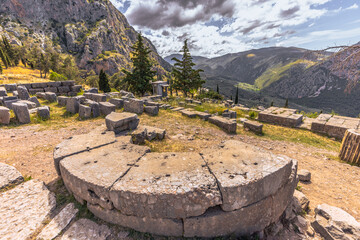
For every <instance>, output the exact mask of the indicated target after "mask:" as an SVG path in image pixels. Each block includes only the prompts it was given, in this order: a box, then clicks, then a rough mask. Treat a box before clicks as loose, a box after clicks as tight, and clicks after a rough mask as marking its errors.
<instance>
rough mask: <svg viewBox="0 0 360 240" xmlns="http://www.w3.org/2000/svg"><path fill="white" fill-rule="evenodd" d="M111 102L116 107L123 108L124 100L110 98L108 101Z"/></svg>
mask: <svg viewBox="0 0 360 240" xmlns="http://www.w3.org/2000/svg"><path fill="white" fill-rule="evenodd" d="M109 102H110V103H111V104H114V105H115V106H116V108H117V109H120V108H123V107H124V100H123V99H120V98H112V99H110V101H109Z"/></svg>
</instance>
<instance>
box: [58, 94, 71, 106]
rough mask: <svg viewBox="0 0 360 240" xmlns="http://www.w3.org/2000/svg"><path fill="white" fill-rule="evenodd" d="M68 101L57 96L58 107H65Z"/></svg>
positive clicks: (63, 97) (66, 98)
mask: <svg viewBox="0 0 360 240" xmlns="http://www.w3.org/2000/svg"><path fill="white" fill-rule="evenodd" d="M68 99H69V98H68V97H65V96H59V97H58V104H59V106H63V107H64V106H66V104H67V100H68Z"/></svg>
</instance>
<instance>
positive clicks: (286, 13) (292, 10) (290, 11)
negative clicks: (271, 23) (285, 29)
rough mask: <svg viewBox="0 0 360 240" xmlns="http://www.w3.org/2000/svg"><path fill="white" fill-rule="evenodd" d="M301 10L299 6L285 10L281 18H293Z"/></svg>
mask: <svg viewBox="0 0 360 240" xmlns="http://www.w3.org/2000/svg"><path fill="white" fill-rule="evenodd" d="M299 10H300V7H299V6H295V7H293V8H290V9H288V10H283V11H281V13H280V17H282V18H288V17H291V16H293V15H294V14H295V13H296V12H297V11H299Z"/></svg>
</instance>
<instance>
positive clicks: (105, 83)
mask: <svg viewBox="0 0 360 240" xmlns="http://www.w3.org/2000/svg"><path fill="white" fill-rule="evenodd" d="M99 89H100V91H103V92H105V93H107V92H111V88H110V84H109V79H108V77H107V75H106V73H105V72H104V70H102V69H101V70H100V74H99Z"/></svg>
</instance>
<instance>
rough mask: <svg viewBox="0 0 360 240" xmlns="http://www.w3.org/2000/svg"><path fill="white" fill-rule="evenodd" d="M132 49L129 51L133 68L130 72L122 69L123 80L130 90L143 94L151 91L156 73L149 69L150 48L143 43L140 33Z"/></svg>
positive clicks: (150, 66) (150, 65) (150, 64)
mask: <svg viewBox="0 0 360 240" xmlns="http://www.w3.org/2000/svg"><path fill="white" fill-rule="evenodd" d="M132 49H133V50H134V51H133V52H131V53H132V55H133V57H131V60H132V61H133V65H134V68H133V70H132V72H129V71H127V70H123V73H125V75H126V76H125V79H124V81H125V82H127V84H128V86H129V88H128V90H129V91H130V92H132V93H135V94H140V95H144V94H145V93H146V92H151V90H152V85H151V82H152V81H153V80H154V77H155V74H156V72H155V71H153V70H152V69H151V68H152V63H151V61H150V57H149V54H150V53H151V50H150V49H149V48H148V47H146V46H145V45H144V39H143V37H142V36H141V34H140V33H139V34H138V38H137V41H136V43H135V44H134V46H133V47H132Z"/></svg>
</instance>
